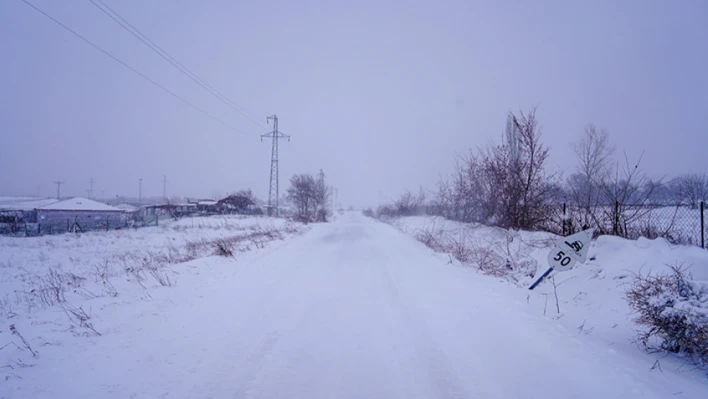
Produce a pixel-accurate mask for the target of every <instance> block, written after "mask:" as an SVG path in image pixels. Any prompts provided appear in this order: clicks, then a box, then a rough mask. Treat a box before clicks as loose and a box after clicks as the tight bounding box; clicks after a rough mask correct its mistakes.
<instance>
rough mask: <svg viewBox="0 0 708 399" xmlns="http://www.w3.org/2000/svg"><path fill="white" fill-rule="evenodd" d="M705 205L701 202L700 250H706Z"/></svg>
mask: <svg viewBox="0 0 708 399" xmlns="http://www.w3.org/2000/svg"><path fill="white" fill-rule="evenodd" d="M705 214H706V203H705V202H704V201H701V248H703V249H705V248H706V220H705Z"/></svg>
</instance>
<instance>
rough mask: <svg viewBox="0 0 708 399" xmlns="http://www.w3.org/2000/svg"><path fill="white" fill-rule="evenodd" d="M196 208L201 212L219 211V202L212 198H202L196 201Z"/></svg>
mask: <svg viewBox="0 0 708 399" xmlns="http://www.w3.org/2000/svg"><path fill="white" fill-rule="evenodd" d="M196 204H197V210H198V211H199V213H202V214H212V213H219V202H218V201H214V200H212V199H202V200H198V201H196Z"/></svg>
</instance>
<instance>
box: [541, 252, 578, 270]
mask: <svg viewBox="0 0 708 399" xmlns="http://www.w3.org/2000/svg"><path fill="white" fill-rule="evenodd" d="M576 263H578V261H577V260H575V259H574V258H573V257H571V256H570V255H568V253H567V252H566V250H564V249H561V248H560V247H555V248H554V249H553V251H551V252H550V253H549V254H548V265H549V266H550V267H552V268H553V269H554V270H557V271H565V270H570V269H572V268H573V266H575V264H576Z"/></svg>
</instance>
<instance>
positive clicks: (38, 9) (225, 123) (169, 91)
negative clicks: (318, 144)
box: [21, 0, 246, 134]
mask: <svg viewBox="0 0 708 399" xmlns="http://www.w3.org/2000/svg"><path fill="white" fill-rule="evenodd" d="M21 1H22V2H23V3H25V4H27V5H28V6H30V7H32V8H33V9H34V10H35V11H37V12H39V13H40V14H42V15H44V16H45V17H47V18H48V19H50V20H51V21H53V22H54V23H56V24H57V25H59V26H61V27H62V28H64V29H66V30H67V31H69V32H71V33H72V34H73V35H74V36H76V37H78V38H79V39H81V40H83V41H84V42H86V43H88V44H89V45H91V47H93V48H95V49H96V50H98V51H100V52H102V53H103V54H105V55H106V56H108V57H110V58H111V59H112V60H113V61H115V62H117V63H119V64H121V65H122V66H124V67H125V68H128V69H129V70H131V71H132V72H133V73H135V74H137V75H138V76H140V77H141V78H143V79H145V80H147V81H148V82H150V83H152V84H153V85H155V86H157V87H158V88H160V89H162V90H163V91H165V92H166V93H168V94H169V95H171V96H172V97H174V98H176V99H178V100H180V101H182V102H183V103H185V104H187V105H188V106H190V107H192V108H194V109H195V110H197V111H199V112H201V113H202V114H204V115H206V116H208V117H209V118H211V119H214V120H215V121H217V122H219V123H221V124H222V125H224V126H226V127H228V128H229V129H231V130H234V131H236V132H239V133H242V134H246V133H245V132H243V131H241V130H239V129H237V128H236V127H234V126H232V125H230V124H228V123H227V122H224V121H223V120H222V119H219V118H218V117H216V116H214V115H212V114H210V113H209V112H207V111H205V110H203V109H201V108H199V107H197V106H196V105H194V104H192V103H191V102H189V101H188V100H185V99H184V98H182V97H180V96H179V95H178V94H176V93H175V92H173V91H171V90H170V89H168V88H166V87H165V86H163V85H161V84H160V83H157V82H156V81H154V80H152V79H151V78H150V77H148V76H147V75H145V74H143V73H142V72H140V71H138V70H137V69H135V68H133V67H132V66H130V65H128V64H127V63H125V62H124V61H122V60H121V59H120V58H118V57H116V56H114V55H113V54H111V53H109V52H108V51H106V50H104V49H103V48H101V47H100V46H99V45H97V44H95V43H94V42H92V41H90V40H89V39H87V38H85V37H83V36H81V34H79V33H78V32H76V31H75V30H73V29H71V28H69V27H68V26H66V25H64V24H63V23H62V22H60V21H59V20H57V19H56V18H54V17H52V16H51V15H49V14H47V13H46V12H44V11H43V10H41V9H40V8H38V7H37V6H35V5H34V4H32V3H30V2H29V1H27V0H21Z"/></svg>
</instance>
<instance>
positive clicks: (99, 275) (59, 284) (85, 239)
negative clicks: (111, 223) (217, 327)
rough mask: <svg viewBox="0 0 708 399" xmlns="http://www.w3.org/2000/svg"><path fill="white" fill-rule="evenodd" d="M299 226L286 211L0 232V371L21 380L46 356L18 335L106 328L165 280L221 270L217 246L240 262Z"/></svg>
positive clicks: (42, 342) (42, 344)
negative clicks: (25, 233) (282, 214)
mask: <svg viewBox="0 0 708 399" xmlns="http://www.w3.org/2000/svg"><path fill="white" fill-rule="evenodd" d="M305 230H306V228H305V227H304V226H302V225H300V224H296V223H291V222H287V221H285V220H282V219H268V218H259V217H243V216H219V217H194V218H185V219H180V220H177V221H171V220H170V221H165V222H163V224H161V225H160V226H156V227H146V228H140V229H123V230H111V231H107V232H106V231H93V232H86V233H83V234H63V235H55V236H43V237H28V238H16V237H6V236H0V323H2V324H3V328H2V330H1V331H0V347H2V348H3V349H2V350H0V375H1V377H2V379H3V380H5V381H8V382H9V381H12V380H13V379H17V380H21V379H22V376H23V372H26V371H27V370H26V369H27V368H29V366H26V365H28V364H32V367H35V366H36V367H41V366H42V365H46V364H45V363H44V362H42V357H41V355H40V356H36V357H35V356H32V353H31V351H30V349H29V348H27V347H26V345H24V344H23V343H22V342H21V341H22V339H21V338H20V335H22V336H23V337H24V338H25V339H26V340H27V341H28V344H29V346H30V347H31V350H32V351H34V352H38V353H42V352H44V350H45V348H47V347H51V346H54V345H57V346H62V345H63V342H64V341H65V340H66V339H70V338H71V337H81V338H84V339H89V337H98V336H102V335H103V334H104V333H106V328H107V327H106V328H104V326H105V324H106V323H105V321H106V318H109V317H111V316H110V314H111V313H113V312H123V313H125V311H126V310H127V311H130V309H131V308H132V307H136V306H137V307H138V308H139V307H140V305H141V303H142V302H145V301H151V300H152V298H153V297H154V296H155V295H169V294H165V293H161V292H160V289H161V288H164V287H174V286H180V285H181V284H183V283H185V284H187V285H188V284H189V283H190V280H191V279H192V278H193V277H194V275H195V274H199V273H202V272H203V269H206V268H210V267H212V266H213V267H215V268H216V269H218V267H219V265H221V264H223V263H224V259H225V258H224V257H223V256H222V257H218V256H215V255H217V254H218V253H219V246H221V247H222V248H224V249H227V250H230V251H232V254H231V255H229V256H227V258H228V259H229V262H237V263H238V262H243V261H247V260H248V259H252V258H253V257H254V256H258V254H259V253H260V252H263V250H264V249H265V248H266V247H270V246H273V245H275V246H277V245H278V244H274V243H272V242H273V241H276V240H277V241H280V240H283V239H286V238H287V237H288V236H291V235H294V234H299V233H302V232H303V231H305ZM222 255H224V254H222ZM217 271H218V270H217ZM107 309H110V311H107ZM128 314H130V313H129V312H128ZM10 325H14V326H15V327H14V328H15V330H16V331H17V334H12V332H11V331H10V327H9V326H10ZM18 334H19V335H18ZM81 338H79V339H81ZM18 342H19V347H18V345H17V344H18ZM3 394H4V392H3V391H2V390H0V397H4V396H3Z"/></svg>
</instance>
